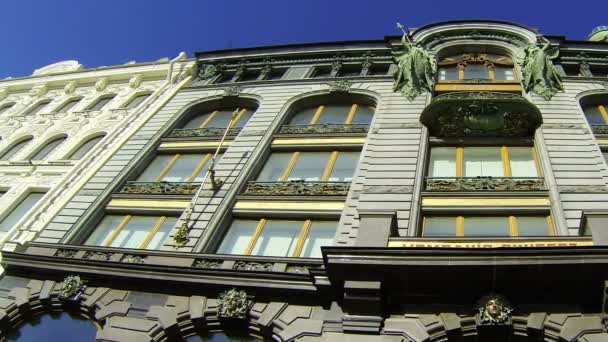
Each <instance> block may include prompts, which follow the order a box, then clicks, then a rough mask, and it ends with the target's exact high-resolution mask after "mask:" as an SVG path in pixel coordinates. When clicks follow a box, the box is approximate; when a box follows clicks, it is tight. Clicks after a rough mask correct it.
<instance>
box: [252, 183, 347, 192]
mask: <svg viewBox="0 0 608 342" xmlns="http://www.w3.org/2000/svg"><path fill="white" fill-rule="evenodd" d="M349 189H350V182H306V181H288V182H248V183H247V187H246V188H245V191H243V195H248V196H346V195H348V190H349Z"/></svg>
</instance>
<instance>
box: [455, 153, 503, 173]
mask: <svg viewBox="0 0 608 342" xmlns="http://www.w3.org/2000/svg"><path fill="white" fill-rule="evenodd" d="M464 175H465V177H502V176H503V175H504V172H503V168H502V158H501V156H500V148H499V147H467V148H465V149H464Z"/></svg>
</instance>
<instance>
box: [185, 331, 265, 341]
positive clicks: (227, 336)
mask: <svg viewBox="0 0 608 342" xmlns="http://www.w3.org/2000/svg"><path fill="white" fill-rule="evenodd" d="M262 341H264V339H262V338H260V337H258V336H253V335H249V334H239V333H219V332H218V333H209V334H200V335H193V336H189V337H186V338H185V339H184V342H262Z"/></svg>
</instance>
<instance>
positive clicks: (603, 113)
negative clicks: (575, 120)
mask: <svg viewBox="0 0 608 342" xmlns="http://www.w3.org/2000/svg"><path fill="white" fill-rule="evenodd" d="M583 111H584V112H585V117H586V118H587V122H589V124H590V125H606V124H608V111H607V110H606V106H604V105H588V106H585V107H583Z"/></svg>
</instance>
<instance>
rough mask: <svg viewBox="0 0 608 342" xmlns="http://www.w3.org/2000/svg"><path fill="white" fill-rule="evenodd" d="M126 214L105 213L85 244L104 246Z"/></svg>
mask: <svg viewBox="0 0 608 342" xmlns="http://www.w3.org/2000/svg"><path fill="white" fill-rule="evenodd" d="M125 217H126V215H106V216H104V218H103V219H102V220H101V222H100V223H99V224H98V225H97V228H95V230H94V231H93V233H92V234H91V235H90V236H89V238H88V239H87V241H85V243H84V244H85V245H90V246H104V245H105V243H106V242H107V240H108V238H109V237H110V235H112V232H113V231H114V229H116V227H118V226H119V225H120V223H121V222H122V221H123V220H124V219H125Z"/></svg>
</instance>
